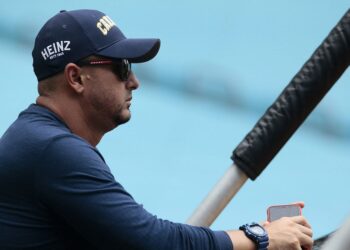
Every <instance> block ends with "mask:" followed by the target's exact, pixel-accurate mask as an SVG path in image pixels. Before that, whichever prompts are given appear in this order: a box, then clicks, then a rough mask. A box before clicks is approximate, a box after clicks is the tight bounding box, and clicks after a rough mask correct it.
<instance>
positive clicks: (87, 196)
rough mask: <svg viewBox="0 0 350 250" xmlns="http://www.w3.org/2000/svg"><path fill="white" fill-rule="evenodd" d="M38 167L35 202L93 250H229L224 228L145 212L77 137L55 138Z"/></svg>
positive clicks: (89, 147) (227, 237)
mask: <svg viewBox="0 0 350 250" xmlns="http://www.w3.org/2000/svg"><path fill="white" fill-rule="evenodd" d="M38 165H40V166H38V171H37V178H36V180H35V182H36V183H37V186H38V187H37V189H38V197H39V198H40V201H41V202H42V203H43V204H45V206H47V207H48V210H50V211H52V212H53V213H54V215H55V217H57V219H58V220H59V222H61V223H62V224H64V225H69V226H67V229H74V230H72V231H74V232H76V234H78V235H79V236H80V238H84V239H85V240H86V242H88V243H89V244H90V245H91V246H95V247H96V248H97V249H119V248H120V249H152V250H153V249H159V250H160V249H164V250H165V249H166V250H170V249H173V250H175V249H177V250H180V249H181V250H185V249H188V250H190V249H193V250H194V249H201V250H232V243H231V241H230V238H229V236H228V235H227V234H226V233H225V232H224V231H212V230H210V229H209V228H201V227H193V226H189V225H184V224H180V223H173V222H170V221H167V220H162V219H159V218H157V217H156V216H154V215H152V214H150V213H149V212H147V211H146V210H145V209H144V208H143V207H142V205H140V204H138V203H136V202H135V201H134V199H133V198H132V197H131V195H130V194H129V193H128V192H127V191H126V190H125V189H124V188H123V187H122V186H121V185H120V184H119V183H118V182H117V181H116V180H115V179H114V177H113V175H112V174H111V173H110V171H109V168H108V166H107V165H106V164H105V163H104V161H103V158H102V157H101V156H100V154H99V153H98V152H97V151H96V150H95V149H94V148H93V147H91V146H90V145H88V144H86V143H85V142H83V141H82V140H79V139H78V138H74V137H73V136H69V135H68V136H66V137H59V138H56V139H55V140H54V141H52V142H51V143H50V144H49V145H48V146H47V147H46V150H45V152H43V155H42V157H41V158H40V163H39V164H38ZM130 178H132V176H130ZM65 231H67V230H65Z"/></svg>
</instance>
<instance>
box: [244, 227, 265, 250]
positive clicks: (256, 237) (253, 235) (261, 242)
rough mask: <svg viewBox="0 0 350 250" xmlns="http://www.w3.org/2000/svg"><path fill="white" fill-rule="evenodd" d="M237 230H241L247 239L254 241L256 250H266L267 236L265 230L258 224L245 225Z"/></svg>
mask: <svg viewBox="0 0 350 250" xmlns="http://www.w3.org/2000/svg"><path fill="white" fill-rule="evenodd" d="M239 230H242V231H243V232H244V233H245V235H246V236H247V237H248V238H249V239H251V240H252V241H254V243H255V245H256V246H257V250H267V247H268V245H269V236H268V234H267V232H266V230H265V229H264V228H263V227H262V226H260V225H259V224H258V223H256V222H253V223H250V224H245V225H243V226H240V227H239Z"/></svg>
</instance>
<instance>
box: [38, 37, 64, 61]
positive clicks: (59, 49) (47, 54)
mask: <svg viewBox="0 0 350 250" xmlns="http://www.w3.org/2000/svg"><path fill="white" fill-rule="evenodd" d="M69 45H70V41H59V42H54V43H52V44H50V45H48V46H46V47H45V48H44V49H43V50H42V51H41V55H42V57H43V58H44V60H45V61H46V59H47V58H49V59H50V60H52V59H54V58H56V57H59V56H63V55H64V51H69V50H70V47H69Z"/></svg>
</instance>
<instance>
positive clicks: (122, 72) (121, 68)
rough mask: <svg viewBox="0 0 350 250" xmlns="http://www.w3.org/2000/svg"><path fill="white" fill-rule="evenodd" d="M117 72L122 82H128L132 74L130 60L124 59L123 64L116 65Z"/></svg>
mask: <svg viewBox="0 0 350 250" xmlns="http://www.w3.org/2000/svg"><path fill="white" fill-rule="evenodd" d="M115 72H116V74H117V75H118V76H119V78H120V80H122V81H127V80H128V79H129V76H130V72H131V64H130V63H129V61H128V60H126V59H123V60H122V62H121V63H117V64H115Z"/></svg>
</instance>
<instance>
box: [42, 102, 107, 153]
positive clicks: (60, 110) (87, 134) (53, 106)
mask: <svg viewBox="0 0 350 250" xmlns="http://www.w3.org/2000/svg"><path fill="white" fill-rule="evenodd" d="M59 103H64V105H60V104H59ZM36 104H38V105H40V106H43V107H45V108H47V109H49V110H50V111H52V112H53V113H55V114H56V115H57V116H58V117H59V118H60V119H61V120H62V121H64V123H65V124H66V125H67V126H68V128H69V129H70V130H71V131H72V133H74V134H76V135H78V136H80V137H81V138H83V139H85V140H86V141H87V142H89V143H90V144H91V145H92V146H94V147H96V145H97V144H98V143H99V142H100V140H101V139H102V136H103V135H104V133H105V132H103V131H98V129H96V128H94V127H93V126H91V124H90V123H89V121H87V119H85V118H84V116H83V112H82V110H81V108H80V106H79V105H77V104H76V103H73V102H70V101H69V100H60V102H55V100H53V99H52V98H49V97H46V96H39V97H38V98H37V99H36Z"/></svg>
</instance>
